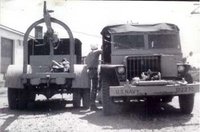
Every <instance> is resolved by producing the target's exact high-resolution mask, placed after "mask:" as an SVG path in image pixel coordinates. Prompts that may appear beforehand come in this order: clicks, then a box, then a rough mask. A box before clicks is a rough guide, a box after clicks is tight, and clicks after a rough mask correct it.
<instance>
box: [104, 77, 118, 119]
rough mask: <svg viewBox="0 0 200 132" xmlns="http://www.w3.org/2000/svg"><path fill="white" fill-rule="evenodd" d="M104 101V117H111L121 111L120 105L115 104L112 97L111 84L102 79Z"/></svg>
mask: <svg viewBox="0 0 200 132" xmlns="http://www.w3.org/2000/svg"><path fill="white" fill-rule="evenodd" d="M101 84H102V87H101V88H102V100H103V113H104V115H111V114H114V113H117V112H118V111H120V107H119V105H118V104H116V103H114V102H113V100H112V98H111V97H110V94H109V93H110V92H109V82H108V81H107V80H106V79H104V78H102V83H101Z"/></svg>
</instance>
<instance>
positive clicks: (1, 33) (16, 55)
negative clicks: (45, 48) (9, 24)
mask: <svg viewBox="0 0 200 132" xmlns="http://www.w3.org/2000/svg"><path fill="white" fill-rule="evenodd" d="M2 37H3V38H7V39H11V40H13V51H12V52H13V64H15V65H22V64H23V34H22V33H20V32H17V31H15V30H13V31H12V30H10V29H6V28H4V27H1V25H0V64H2V63H3V62H2V59H1V38H2ZM0 70H1V65H0ZM0 73H2V71H0Z"/></svg>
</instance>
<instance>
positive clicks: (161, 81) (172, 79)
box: [100, 23, 199, 115]
mask: <svg viewBox="0 0 200 132" xmlns="http://www.w3.org/2000/svg"><path fill="white" fill-rule="evenodd" d="M101 34H102V41H103V46H102V48H103V54H102V61H103V63H104V64H103V65H102V66H101V74H100V75H101V80H102V81H101V86H102V95H103V96H102V99H103V111H104V114H105V115H109V114H111V113H112V111H113V109H112V108H115V107H117V106H119V105H120V103H119V102H127V101H128V102H130V101H132V100H141V99H142V100H147V101H153V102H170V101H171V100H172V98H173V97H174V96H179V102H180V108H181V110H182V112H183V113H191V112H192V109H193V102H194V94H195V93H196V92H198V91H199V88H198V87H199V85H198V84H194V83H193V79H192V76H191V75H190V74H189V69H190V65H189V64H187V63H185V62H183V55H182V50H181V43H180V37H179V28H178V26H176V25H174V24H169V23H158V24H143V25H142V24H137V25H130V24H121V25H111V26H106V27H104V28H103V30H102V32H101ZM185 102H187V103H185Z"/></svg>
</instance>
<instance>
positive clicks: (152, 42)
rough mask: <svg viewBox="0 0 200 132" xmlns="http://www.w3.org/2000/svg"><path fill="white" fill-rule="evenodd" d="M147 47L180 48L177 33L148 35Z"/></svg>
mask: <svg viewBox="0 0 200 132" xmlns="http://www.w3.org/2000/svg"><path fill="white" fill-rule="evenodd" d="M148 42H149V48H150V49H153V48H155V49H160V48H176V49H179V48H180V41H179V37H178V35H175V34H159V35H158V34H156V35H155V34H154V35H149V36H148Z"/></svg>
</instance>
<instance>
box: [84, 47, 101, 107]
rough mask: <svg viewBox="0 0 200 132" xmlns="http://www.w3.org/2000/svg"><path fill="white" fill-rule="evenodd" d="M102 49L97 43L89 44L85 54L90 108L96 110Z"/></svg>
mask: <svg viewBox="0 0 200 132" xmlns="http://www.w3.org/2000/svg"><path fill="white" fill-rule="evenodd" d="M101 53H102V50H98V47H97V45H91V51H90V53H89V54H88V55H87V56H86V59H85V63H86V64H87V69H88V70H87V71H88V76H89V79H90V90H91V92H90V110H98V109H97V107H96V104H95V100H96V94H97V84H98V72H97V68H98V65H99V55H100V54H101Z"/></svg>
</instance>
